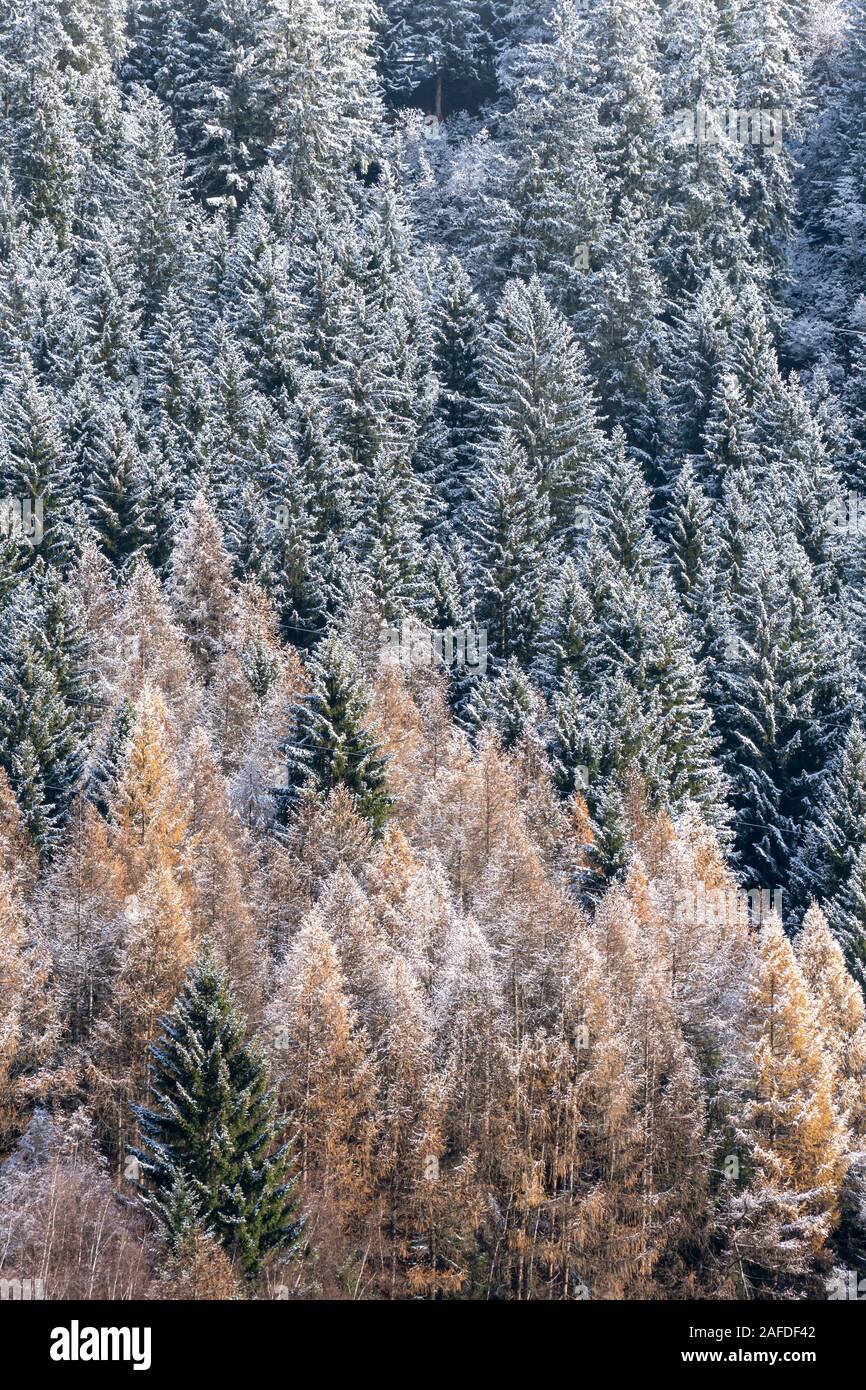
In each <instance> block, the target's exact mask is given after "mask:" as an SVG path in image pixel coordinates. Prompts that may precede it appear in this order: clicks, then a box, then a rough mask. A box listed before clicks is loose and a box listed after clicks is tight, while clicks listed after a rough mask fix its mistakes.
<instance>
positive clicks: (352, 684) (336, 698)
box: [286, 637, 390, 831]
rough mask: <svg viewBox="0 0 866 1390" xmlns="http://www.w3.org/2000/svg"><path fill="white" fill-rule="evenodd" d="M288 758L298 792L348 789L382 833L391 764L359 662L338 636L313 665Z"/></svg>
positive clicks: (323, 647) (319, 651) (292, 782)
mask: <svg viewBox="0 0 866 1390" xmlns="http://www.w3.org/2000/svg"><path fill="white" fill-rule="evenodd" d="M286 755H287V758H288V775H289V783H290V786H291V787H292V788H294V789H295V792H297V791H299V790H300V789H301V788H304V787H313V788H314V789H315V790H316V791H318V792H320V793H327V792H329V791H332V790H333V789H334V788H335V787H345V789H346V790H347V791H348V792H349V793H350V795H351V797H352V799H353V802H354V804H355V807H356V808H357V810H358V812H359V814H361V815H362V816H364V817H365V818H366V819H367V820H369V821H370V823H371V825H372V827H373V829H374V831H380V830H381V829H382V827H383V826H384V824H385V821H386V819H387V817H388V809H389V805H390V798H389V795H388V791H387V782H386V767H387V764H386V760H385V758H384V757H383V756H382V753H381V748H380V744H379V740H378V737H377V734H376V732H375V729H374V727H373V726H372V725H371V722H370V714H369V696H368V694H367V691H366V689H365V687H364V682H363V679H362V677H361V673H360V671H359V669H358V665H357V662H356V661H355V659H354V658H353V657H352V656H351V654H350V653H349V651H348V650H347V649H346V647H345V646H344V645H343V644H342V642H340V640H339V639H338V638H336V637H330V638H328V639H327V640H326V641H325V642H324V643H323V644H322V645H321V646H320V647H319V648H317V650H316V654H315V656H314V657H312V659H311V661H310V692H309V695H308V696H307V697H306V698H305V700H304V701H303V703H302V704H301V705H300V706H299V707H298V709H297V713H296V724H295V730H294V733H293V734H292V736H291V739H290V741H289V743H288V745H287V748H286Z"/></svg>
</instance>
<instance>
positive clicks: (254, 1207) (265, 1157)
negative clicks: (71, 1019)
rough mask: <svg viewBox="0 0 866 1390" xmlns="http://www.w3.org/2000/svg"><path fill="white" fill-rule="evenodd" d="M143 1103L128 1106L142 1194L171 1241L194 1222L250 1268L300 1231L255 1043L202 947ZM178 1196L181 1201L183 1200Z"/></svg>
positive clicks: (286, 1154) (155, 1058)
mask: <svg viewBox="0 0 866 1390" xmlns="http://www.w3.org/2000/svg"><path fill="white" fill-rule="evenodd" d="M151 1058H152V1066H151V1080H150V1098H149V1099H150V1104H149V1106H138V1105H136V1106H134V1107H133V1110H134V1113H135V1116H136V1119H137V1121H138V1126H139V1131H140V1135H141V1147H140V1148H136V1149H134V1150H133V1151H132V1152H133V1154H134V1156H135V1157H136V1158H137V1159H138V1161H139V1163H140V1165H141V1170H142V1174H143V1179H144V1181H143V1189H144V1190H143V1200H144V1202H145V1205H146V1206H147V1207H148V1208H149V1210H151V1211H152V1212H153V1214H154V1216H155V1218H156V1220H157V1222H158V1223H159V1225H160V1227H161V1228H162V1230H163V1231H164V1232H165V1234H166V1235H167V1237H168V1239H169V1243H170V1244H172V1245H173V1246H175V1245H177V1244H178V1243H179V1242H180V1241H181V1238H182V1236H183V1233H184V1231H185V1230H186V1229H187V1226H188V1225H189V1223H191V1222H192V1223H195V1222H196V1221H200V1222H202V1223H203V1224H204V1226H205V1228H206V1229H211V1230H212V1231H213V1232H214V1233H215V1234H216V1235H217V1236H218V1238H219V1240H220V1242H221V1243H222V1244H223V1245H224V1246H225V1247H226V1249H227V1250H228V1251H230V1252H231V1253H233V1254H237V1256H238V1258H239V1259H240V1260H241V1261H242V1262H243V1265H244V1268H245V1269H246V1271H247V1273H248V1274H251V1275H252V1274H255V1273H256V1271H257V1270H258V1269H259V1267H260V1265H261V1263H262V1261H263V1260H264V1258H265V1256H266V1255H267V1254H268V1253H269V1252H270V1251H271V1250H282V1251H283V1253H284V1254H291V1253H294V1252H295V1250H296V1249H297V1241H298V1237H299V1235H300V1231H301V1221H300V1220H299V1218H298V1200H297V1196H296V1194H295V1179H294V1177H293V1175H292V1160H291V1154H290V1150H289V1148H288V1146H287V1145H282V1146H280V1144H279V1133H280V1124H279V1122H278V1118H277V1113H276V1103H275V1098H274V1094H273V1092H272V1091H271V1090H270V1089H269V1086H268V1072H267V1067H266V1064H265V1061H264V1057H263V1054H262V1052H261V1049H260V1047H259V1045H258V1044H257V1043H256V1042H255V1041H253V1042H249V1041H248V1040H247V1036H246V1029H245V1026H244V1023H243V1020H242V1019H241V1016H240V1014H239V1012H238V1009H237V1006H236V1004H235V1002H234V999H233V996H232V992H231V988H230V985H229V982H228V977H227V975H226V973H225V971H224V970H223V969H222V968H221V966H220V965H219V963H218V961H217V959H216V957H215V955H214V954H213V950H212V948H211V947H210V946H209V945H207V944H206V945H205V946H204V948H203V949H202V951H201V954H200V955H199V957H198V959H197V961H196V962H195V964H194V966H193V967H192V969H191V970H190V971H189V973H188V975H187V978H186V981H185V983H184V987H183V990H182V992H181V994H180V996H179V998H178V1000H177V1002H176V1003H175V1005H174V1008H173V1009H172V1010H171V1012H170V1013H169V1014H168V1015H167V1017H165V1018H164V1019H163V1020H162V1035H161V1037H160V1039H159V1041H158V1043H157V1044H156V1045H155V1046H153V1047H152V1048H151ZM181 1198H182V1199H183V1200H181Z"/></svg>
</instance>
